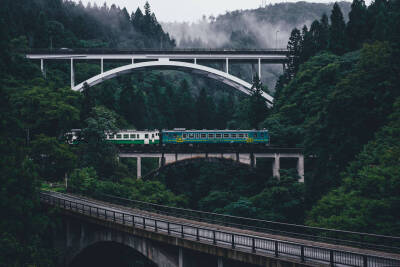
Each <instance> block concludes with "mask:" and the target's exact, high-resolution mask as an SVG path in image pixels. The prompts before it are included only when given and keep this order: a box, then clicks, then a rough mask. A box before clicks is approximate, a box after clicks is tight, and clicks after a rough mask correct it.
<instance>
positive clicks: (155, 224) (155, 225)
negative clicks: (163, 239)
mask: <svg viewBox="0 0 400 267" xmlns="http://www.w3.org/2000/svg"><path fill="white" fill-rule="evenodd" d="M154 228H155V229H154V230H155V231H156V232H157V220H154Z"/></svg>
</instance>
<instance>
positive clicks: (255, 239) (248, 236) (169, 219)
mask: <svg viewBox="0 0 400 267" xmlns="http://www.w3.org/2000/svg"><path fill="white" fill-rule="evenodd" d="M40 197H41V201H42V203H43V204H45V205H50V206H57V207H59V208H60V210H61V212H62V214H63V216H64V219H63V220H62V221H63V224H64V227H65V232H63V233H61V232H58V234H59V237H58V238H57V240H56V245H55V247H56V248H58V249H59V250H60V251H61V252H62V254H61V259H60V260H61V262H60V265H62V266H68V265H69V264H70V263H71V261H72V260H73V259H74V258H75V257H76V256H77V255H78V254H79V253H81V252H82V251H84V250H85V249H86V248H88V247H90V246H91V245H94V244H96V243H98V242H116V243H119V244H123V245H125V246H129V247H131V248H133V249H135V250H136V251H138V252H139V253H141V254H142V255H144V256H145V257H146V258H148V259H149V260H151V261H152V262H154V263H155V264H157V266H160V267H164V266H165V267H167V266H168V267H185V266H199V267H200V264H199V259H200V258H204V257H208V259H209V262H208V264H207V266H218V267H223V266H224V263H229V262H230V261H235V262H236V263H235V266H249V264H254V265H258V266H271V267H272V266H273V267H278V266H357V267H375V266H376V267H378V266H379V267H380V266H382V267H383V266H400V254H393V253H385V252H379V251H374V250H367V249H360V248H354V247H351V246H343V245H332V244H329V243H324V242H317V241H310V239H309V238H310V237H312V236H311V235H309V233H308V231H309V230H310V229H311V230H313V231H315V230H324V231H325V232H320V234H321V236H320V237H321V238H322V240H330V241H331V242H332V241H335V242H338V241H340V240H339V239H332V238H331V239H329V238H328V236H329V235H330V234H331V233H332V232H334V233H336V232H337V233H339V234H340V235H345V234H347V235H348V236H353V237H354V236H356V237H357V238H359V239H358V242H353V243H352V242H350V241H349V244H357V245H360V244H361V245H363V246H367V244H366V243H365V244H364V243H360V242H361V241H363V238H365V239H366V240H368V239H370V241H371V240H375V241H376V240H378V241H379V242H383V241H385V240H386V241H389V243H390V242H394V243H396V244H397V245H398V244H399V242H400V238H398V237H387V236H377V235H371V234H365V233H353V232H345V231H335V230H329V229H320V228H311V227H308V228H307V227H304V226H302V228H300V229H299V230H302V231H303V232H302V233H300V232H299V233H297V237H296V238H293V237H290V235H288V234H290V233H289V232H287V231H275V232H274V228H275V227H273V226H272V225H273V223H272V222H267V221H262V222H266V223H270V224H269V226H268V227H269V229H267V228H260V227H253V228H246V227H245V225H240V224H232V223H231V224H229V225H228V226H224V225H221V223H224V222H226V221H227V219H229V217H231V216H224V215H219V216H220V217H219V218H217V219H216V220H215V221H212V220H207V219H209V218H210V217H209V215H210V213H204V212H196V211H190V210H184V209H177V208H169V207H164V209H162V207H163V206H158V205H154V204H148V205H152V207H151V210H152V211H157V213H154V212H149V211H148V210H144V209H143V206H141V205H139V206H136V205H133V206H131V207H127V206H121V205H117V204H115V203H114V204H112V203H109V202H102V201H98V200H94V199H88V198H84V197H79V196H74V195H70V194H59V193H50V192H42V193H41V195H40ZM136 202H137V201H136ZM139 204H140V203H139ZM138 207H139V208H140V209H138ZM159 207H161V208H159ZM165 208H167V209H165ZM166 211H169V212H170V213H165V212H166ZM188 212H189V213H188ZM171 215H173V216H171ZM182 215H186V218H185V216H182ZM196 215H197V217H193V216H196ZM199 215H201V216H199ZM211 215H212V214H211ZM214 215H215V214H214ZM178 216H182V217H178ZM188 218H190V219H188ZM232 218H233V219H235V218H236V219H237V218H239V219H244V218H240V217H232ZM221 219H223V220H221ZM275 224H279V223H275ZM281 226H285V227H293V225H289V224H281ZM299 227H300V226H299ZM286 229H287V228H286ZM275 230H277V229H275ZM265 231H267V232H265ZM268 232H273V233H274V234H271V233H268ZM324 236H325V237H324ZM315 237H316V236H314V238H315ZM357 238H356V239H357ZM342 241H343V240H342ZM371 242H372V243H373V242H374V241H371ZM377 247H379V246H378V245H377ZM397 249H399V247H397ZM238 263H242V264H243V265H238ZM226 266H229V264H227V265H226Z"/></svg>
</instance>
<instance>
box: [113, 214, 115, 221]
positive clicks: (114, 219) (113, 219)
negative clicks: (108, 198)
mask: <svg viewBox="0 0 400 267" xmlns="http://www.w3.org/2000/svg"><path fill="white" fill-rule="evenodd" d="M113 220H114V222H115V211H113Z"/></svg>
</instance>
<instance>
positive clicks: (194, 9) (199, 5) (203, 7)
mask: <svg viewBox="0 0 400 267" xmlns="http://www.w3.org/2000/svg"><path fill="white" fill-rule="evenodd" d="M75 1H78V0H75ZM306 1H307V2H320V3H329V2H333V0H332V1H331V0H313V1H310V0H306ZM82 2H83V3H84V4H85V5H86V4H87V3H88V2H91V3H92V4H93V3H94V2H96V3H97V4H98V5H102V4H103V3H104V2H106V3H107V4H108V5H109V6H110V5H111V4H113V3H114V4H116V5H118V6H120V7H121V8H122V7H126V8H127V9H128V11H129V13H131V12H132V10H136V8H137V7H143V6H144V4H145V3H146V0H82ZM263 2H266V3H267V4H270V3H278V2H297V1H296V0H286V1H282V0H149V3H150V6H151V8H152V10H153V11H154V12H155V14H156V16H157V19H158V20H159V21H163V22H173V21H179V22H181V21H197V20H199V19H201V17H202V16H203V15H206V16H207V17H208V16H210V15H214V16H217V15H219V14H223V13H225V12H226V11H232V10H237V9H253V8H258V7H259V6H260V5H261V4H262V3H263ZM365 2H366V3H367V4H369V3H370V2H371V0H366V1H365Z"/></svg>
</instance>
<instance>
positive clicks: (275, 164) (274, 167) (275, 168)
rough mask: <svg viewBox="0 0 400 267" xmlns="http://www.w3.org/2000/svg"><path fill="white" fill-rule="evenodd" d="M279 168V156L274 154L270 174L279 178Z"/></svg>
mask: <svg viewBox="0 0 400 267" xmlns="http://www.w3.org/2000/svg"><path fill="white" fill-rule="evenodd" d="M279 169H280V156H279V154H275V158H274V162H273V165H272V175H273V176H274V177H276V178H277V179H280V177H281V175H280V173H279Z"/></svg>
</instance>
